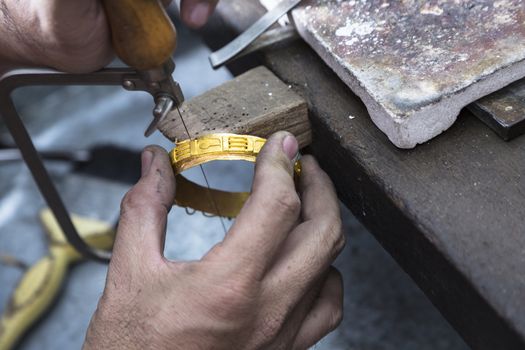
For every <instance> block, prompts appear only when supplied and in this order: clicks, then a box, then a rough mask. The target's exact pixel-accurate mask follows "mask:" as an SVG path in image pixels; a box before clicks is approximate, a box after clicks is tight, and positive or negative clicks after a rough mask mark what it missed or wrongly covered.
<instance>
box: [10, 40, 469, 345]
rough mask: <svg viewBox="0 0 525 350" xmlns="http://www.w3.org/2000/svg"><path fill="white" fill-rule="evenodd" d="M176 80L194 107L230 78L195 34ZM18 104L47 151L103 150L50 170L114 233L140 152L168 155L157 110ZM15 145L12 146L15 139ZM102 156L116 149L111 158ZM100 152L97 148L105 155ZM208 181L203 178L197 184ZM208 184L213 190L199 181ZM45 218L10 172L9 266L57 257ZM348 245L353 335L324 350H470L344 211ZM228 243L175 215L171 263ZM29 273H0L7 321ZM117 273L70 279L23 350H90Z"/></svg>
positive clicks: (219, 182)
mask: <svg viewBox="0 0 525 350" xmlns="http://www.w3.org/2000/svg"><path fill="white" fill-rule="evenodd" d="M180 36H181V44H180V47H179V50H178V51H177V54H176V58H175V59H176V63H177V70H176V72H175V78H176V79H177V80H178V81H179V82H180V83H181V85H182V87H183V90H184V93H185V95H186V97H187V98H190V97H192V96H195V95H197V94H200V93H202V92H204V91H206V90H208V89H209V88H211V87H213V86H216V85H218V84H220V83H221V82H223V81H226V80H228V79H230V78H231V76H230V74H229V73H228V72H227V71H225V70H218V71H212V70H211V69H210V68H209V64H208V61H207V55H208V50H207V49H206V48H205V46H204V45H203V44H202V43H201V41H200V39H199V38H198V37H196V36H195V35H194V34H191V33H189V32H186V31H184V30H183V31H182V33H181V35H180ZM16 100H17V101H18V105H19V108H20V111H21V114H22V115H23V116H24V119H25V121H26V123H27V125H28V127H29V129H30V132H31V134H32V135H33V137H34V140H35V142H36V144H37V147H38V148H39V149H64V148H71V149H93V150H94V153H95V155H96V157H95V160H94V161H93V162H91V163H89V164H85V165H83V166H73V165H72V164H68V163H63V162H48V163H47V165H48V168H49V169H50V172H51V174H52V176H53V178H54V180H55V183H56V184H57V185H58V187H59V189H60V192H61V193H62V195H63V197H64V199H65V202H66V204H67V206H68V208H69V209H70V210H71V211H72V212H74V213H77V214H81V215H85V216H89V217H93V218H99V219H103V220H107V221H110V222H115V220H116V219H117V217H118V210H119V203H120V200H121V198H122V196H123V195H124V193H125V192H126V191H127V190H128V188H129V187H130V183H131V182H132V181H133V180H134V179H135V178H136V177H137V176H138V171H139V167H140V165H139V163H138V161H139V158H138V153H137V152H139V151H140V149H141V148H143V147H144V146H145V145H147V144H150V143H156V144H160V145H162V146H164V147H165V148H167V149H169V148H170V147H171V145H170V143H169V141H167V140H166V139H165V138H163V137H162V135H160V134H158V133H157V134H155V135H154V136H152V137H151V138H149V139H145V138H142V137H140V136H139V135H142V133H143V130H144V128H145V126H146V125H147V123H149V121H150V110H151V107H152V101H151V98H150V97H149V96H147V95H143V94H140V93H130V92H126V91H124V90H122V89H120V88H102V87H99V88H84V87H69V88H56V89H42V88H31V89H24V90H20V91H19V92H18V93H17V95H16ZM2 135H3V138H2V139H4V140H6V139H8V138H7V137H6V134H5V132H3V133H2ZM101 145H105V146H104V147H101ZM96 146H97V147H98V148H94V147H96ZM206 172H207V174H208V177H209V178H210V182H211V185H212V186H217V187H220V188H225V189H231V190H243V189H244V190H246V189H247V188H249V186H250V182H251V179H250V176H251V174H252V172H253V169H252V166H251V165H247V164H241V163H233V162H217V163H213V164H210V165H208V166H206ZM191 176H192V177H194V179H198V177H199V173H198V170H196V171H194V172H193V173H192V174H191ZM200 181H202V180H200ZM44 206H45V204H44V202H43V200H42V199H41V197H40V195H39V193H38V191H37V189H36V187H35V185H34V183H33V181H32V179H31V177H30V175H29V173H28V171H27V169H26V168H25V166H24V165H23V164H22V163H20V162H12V163H5V164H2V166H1V167H0V254H2V255H10V256H14V257H16V258H17V259H19V260H21V261H23V262H25V263H28V264H33V263H35V262H36V261H37V260H38V259H39V258H40V257H42V256H43V255H44V254H45V253H46V239H45V236H44V233H43V230H42V228H41V227H40V225H39V222H38V219H37V215H38V212H39V210H40V209H42V208H43V207H44ZM342 212H343V217H344V223H345V231H346V234H347V235H348V244H347V247H346V249H345V250H344V251H343V253H342V254H341V256H340V257H339V259H338V260H337V263H336V265H337V266H338V268H339V269H340V270H341V271H342V273H343V275H344V278H345V288H346V291H345V316H344V321H343V323H342V325H341V326H340V327H339V329H337V330H336V331H335V332H333V333H332V334H330V335H329V336H328V337H327V338H326V339H324V340H323V341H322V342H321V343H320V344H318V345H317V346H316V347H315V348H316V349H368V350H386V349H407V350H409V349H413V350H416V349H447V350H460V349H466V346H465V344H464V343H463V342H462V340H461V339H460V338H459V336H458V335H457V334H456V333H455V331H454V330H452V329H451V327H450V326H449V325H448V323H447V322H446V321H445V320H444V319H443V318H442V317H441V316H440V314H439V313H438V312H437V311H436V309H435V308H434V307H433V306H432V305H431V304H430V302H429V301H428V300H427V299H426V297H425V296H424V295H423V294H422V292H421V291H420V290H419V289H418V288H417V287H416V286H415V285H414V283H413V282H412V281H411V280H410V278H409V277H408V276H407V275H406V274H405V273H404V272H403V271H402V270H401V269H400V268H399V267H398V266H397V264H396V263H395V262H394V261H393V260H392V258H391V257H390V256H389V255H388V254H387V253H386V252H385V251H384V250H383V249H382V248H381V246H380V245H379V244H378V243H377V242H376V241H375V240H374V238H373V237H372V236H371V235H370V234H369V233H368V232H367V231H366V230H365V229H364V228H363V227H362V226H361V225H360V224H359V223H358V222H357V221H356V219H355V218H354V217H353V216H352V215H351V214H350V213H349V212H348V211H347V210H346V209H344V208H342ZM222 236H223V233H222V228H221V225H220V222H219V220H218V219H217V218H205V217H203V216H202V215H201V214H198V213H197V214H195V215H192V216H188V215H187V214H186V213H185V211H184V210H182V209H180V208H174V210H172V211H171V213H170V215H169V224H168V234H167V243H166V251H165V253H166V255H167V256H168V257H170V258H176V259H197V258H199V257H200V256H202V255H203V254H204V253H205V252H206V251H207V249H209V248H210V247H211V246H212V245H213V244H214V243H215V242H217V241H219V240H220V239H221V238H222ZM21 275H22V271H21V270H19V269H16V268H13V267H8V266H2V265H0V286H1V288H0V311H3V309H4V307H5V304H6V302H7V300H8V298H9V295H10V293H11V291H12V289H13V288H14V286H15V285H16V283H17V280H18V279H19V278H20V276H21ZM105 275H106V266H104V265H101V264H98V263H94V262H84V263H81V264H79V265H77V266H75V267H73V268H72V269H71V271H70V274H69V277H68V279H67V282H66V283H65V285H64V288H63V292H62V293H61V296H60V298H59V300H58V301H57V302H56V304H55V305H54V307H53V308H52V309H51V310H50V311H49V312H48V313H47V315H46V316H45V318H43V320H42V321H41V322H39V323H38V324H37V325H36V327H34V328H33V329H32V330H31V332H30V333H28V334H27V336H26V337H25V339H24V340H23V341H22V342H21V344H20V349H24V350H32V349H74V348H80V347H81V344H82V342H83V338H84V334H85V331H86V327H87V325H88V322H89V320H90V317H91V315H92V313H93V311H94V309H95V306H96V303H97V301H98V298H99V297H100V294H101V292H102V289H103V285H104V280H105Z"/></svg>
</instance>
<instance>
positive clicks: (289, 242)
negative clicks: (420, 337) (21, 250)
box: [84, 132, 345, 349]
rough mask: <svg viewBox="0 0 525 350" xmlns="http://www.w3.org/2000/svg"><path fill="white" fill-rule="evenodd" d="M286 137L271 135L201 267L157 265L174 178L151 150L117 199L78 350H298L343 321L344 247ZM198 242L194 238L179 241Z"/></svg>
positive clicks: (332, 203)
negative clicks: (100, 287) (112, 236)
mask: <svg viewBox="0 0 525 350" xmlns="http://www.w3.org/2000/svg"><path fill="white" fill-rule="evenodd" d="M296 152H297V142H296V140H295V138H294V137H292V136H290V134H288V133H285V132H280V133H277V134H275V135H273V136H272V137H271V138H270V139H269V140H268V142H267V143H266V145H265V146H264V148H263V150H262V152H261V154H260V155H259V157H258V159H257V164H256V170H255V177H254V183H253V189H252V194H251V196H250V197H249V199H248V201H247V202H246V204H245V206H244V207H243V209H242V211H241V213H240V214H239V216H238V217H237V219H236V221H235V223H234V225H233V227H232V228H231V229H230V231H229V232H228V234H227V235H226V237H225V238H224V240H223V242H221V243H219V244H217V245H216V246H214V247H213V248H212V249H211V250H210V251H209V252H208V253H207V254H206V255H205V256H204V257H203V258H202V259H201V260H200V261H192V262H172V261H168V260H166V259H165V258H164V257H163V246H164V235H165V228H166V215H167V212H168V211H169V209H170V207H171V205H172V203H173V199H174V192H175V188H174V176H173V171H172V169H171V166H170V163H169V161H168V157H167V155H166V152H165V151H163V150H161V149H159V148H157V147H150V148H147V149H146V150H145V151H144V153H143V155H142V162H143V166H142V172H143V175H142V178H141V180H140V181H139V182H138V184H137V185H135V187H133V189H132V190H131V191H130V192H129V193H128V194H127V195H126V196H125V198H124V200H123V202H122V211H121V218H120V222H119V227H118V232H117V236H116V240H115V246H114V250H113V258H112V260H111V263H110V265H109V271H108V277H107V281H106V287H105V290H104V294H103V295H102V297H101V299H100V302H99V305H98V308H97V311H96V312H95V314H94V316H93V318H92V320H91V324H90V326H89V330H88V333H87V336H86V342H85V346H84V348H85V349H143V348H155V349H306V348H307V347H309V346H311V345H313V344H314V343H316V342H317V341H318V340H319V339H321V338H322V337H324V336H325V335H326V334H327V333H328V332H330V331H331V330H333V329H334V328H335V327H336V326H337V325H338V324H339V322H340V320H341V317H342V298H343V290H342V280H341V276H340V274H339V273H338V272H337V271H336V270H335V269H334V268H333V267H330V265H331V263H332V262H333V260H334V259H335V257H336V256H337V255H338V253H339V252H340V250H341V249H342V248H343V246H344V242H345V238H344V235H343V234H342V230H341V220H340V215H339V207H338V201H337V198H336V195H335V192H334V189H333V186H332V184H331V182H330V180H329V178H328V176H327V175H326V174H325V173H324V172H323V171H322V170H321V169H320V168H319V166H318V165H317V163H316V161H315V160H314V159H313V158H312V157H310V156H305V157H303V158H302V166H303V172H302V175H301V183H300V186H299V195H298V194H297V192H296V191H295V187H294V181H293V175H292V173H293V170H292V161H291V160H290V159H293V158H294V156H295V154H296ZM187 234H195V235H198V234H199V232H187Z"/></svg>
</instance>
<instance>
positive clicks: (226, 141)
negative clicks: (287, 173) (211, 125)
mask: <svg viewBox="0 0 525 350" xmlns="http://www.w3.org/2000/svg"><path fill="white" fill-rule="evenodd" d="M265 142H266V139H264V138H262V137H257V136H251V135H236V134H226V133H222V134H210V135H204V136H201V137H198V138H195V139H191V140H183V141H180V142H177V143H176V146H175V148H174V149H173V150H171V152H170V160H171V165H172V166H173V170H174V171H175V180H176V184H177V190H176V195H175V204H176V205H178V206H180V207H185V208H191V209H195V210H199V211H202V212H204V213H208V214H212V215H218V216H224V217H229V218H233V217H236V216H237V214H239V211H240V210H241V208H242V206H243V205H244V202H246V199H248V196H249V195H250V193H249V192H227V191H221V190H216V189H212V188H210V189H208V188H206V187H203V186H201V185H198V184H196V183H194V182H192V181H190V180H188V179H186V178H184V177H183V176H182V175H181V173H182V172H183V171H184V170H187V169H190V168H193V167H194V166H197V165H201V164H204V163H207V162H211V161H214V160H244V161H248V162H255V160H256V158H257V155H258V154H259V152H260V151H261V148H262V147H263V146H264V143H265ZM294 173H295V177H296V178H297V177H298V176H299V175H300V173H301V163H300V161H299V160H297V161H296V162H295V164H294Z"/></svg>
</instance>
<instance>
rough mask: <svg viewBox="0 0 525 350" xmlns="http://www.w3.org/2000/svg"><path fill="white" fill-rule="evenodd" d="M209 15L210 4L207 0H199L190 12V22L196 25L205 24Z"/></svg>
mask: <svg viewBox="0 0 525 350" xmlns="http://www.w3.org/2000/svg"><path fill="white" fill-rule="evenodd" d="M209 15H210V4H209V3H207V2H199V3H197V5H195V7H194V8H193V10H192V11H191V13H190V22H191V23H192V24H193V25H194V26H196V27H202V26H203V25H204V24H206V21H207V20H208V16H209Z"/></svg>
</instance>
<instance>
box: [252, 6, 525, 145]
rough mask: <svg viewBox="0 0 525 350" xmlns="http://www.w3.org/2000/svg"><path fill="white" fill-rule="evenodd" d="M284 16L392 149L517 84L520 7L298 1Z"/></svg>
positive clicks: (523, 13) (523, 21)
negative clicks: (357, 100) (359, 104)
mask: <svg viewBox="0 0 525 350" xmlns="http://www.w3.org/2000/svg"><path fill="white" fill-rule="evenodd" d="M262 1H263V3H264V5H266V6H272V2H274V1H273V0H262ZM292 17H293V20H294V23H295V25H296V27H297V29H298V31H299V33H300V35H301V36H302V37H303V38H304V39H305V40H306V41H307V42H308V43H309V44H310V45H311V46H312V47H313V48H314V49H315V50H316V51H317V52H318V54H319V55H320V56H321V57H322V58H323V59H324V60H325V61H326V63H327V64H328V65H329V66H330V67H331V68H332V69H333V70H334V71H335V72H336V73H337V74H338V75H339V76H340V77H341V79H342V80H343V81H345V82H346V84H348V85H349V86H350V88H351V89H352V90H353V91H354V92H355V93H356V94H357V95H359V97H361V99H362V100H363V101H364V103H365V104H366V106H367V108H368V110H369V112H370V116H371V117H372V119H373V121H374V123H375V124H376V125H377V126H378V127H379V128H380V129H381V130H382V131H383V132H384V133H386V134H387V136H388V137H389V139H390V140H391V141H392V142H393V143H394V144H395V145H396V146H398V147H401V148H412V147H414V146H415V145H416V144H418V143H422V142H425V141H427V140H429V139H431V138H432V137H434V136H436V135H438V134H440V133H441V132H442V131H444V130H446V129H447V128H448V127H450V126H451V125H452V124H453V123H454V121H455V120H456V118H457V115H458V114H459V111H460V110H461V108H463V107H464V106H466V105H467V104H469V103H471V102H473V101H475V100H477V99H479V98H481V97H483V96H485V95H488V94H490V93H491V92H493V91H496V90H499V89H500V88H502V87H504V86H505V85H508V84H509V83H511V82H512V81H515V80H518V79H520V78H521V77H523V76H525V1H523V0H497V1H493V0H470V1H469V0H432V1H422V0H397V1H388V0H373V1H370V0H368V1H366V0H306V1H304V2H303V3H302V5H301V6H300V7H298V8H296V9H295V10H294V11H293V12H292Z"/></svg>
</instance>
